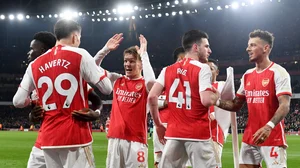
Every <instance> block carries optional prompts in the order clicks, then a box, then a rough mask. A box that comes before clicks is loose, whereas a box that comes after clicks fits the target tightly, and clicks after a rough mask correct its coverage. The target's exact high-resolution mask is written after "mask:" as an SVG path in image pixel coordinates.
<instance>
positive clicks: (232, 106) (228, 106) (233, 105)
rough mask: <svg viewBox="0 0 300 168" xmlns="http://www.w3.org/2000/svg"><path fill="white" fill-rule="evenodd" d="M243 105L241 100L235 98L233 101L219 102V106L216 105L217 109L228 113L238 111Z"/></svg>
mask: <svg viewBox="0 0 300 168" xmlns="http://www.w3.org/2000/svg"><path fill="white" fill-rule="evenodd" d="M243 105H244V101H243V100H241V99H239V98H235V99H233V100H220V104H219V105H218V107H219V108H221V109H224V110H228V111H238V110H240V109H241V108H242V106H243Z"/></svg>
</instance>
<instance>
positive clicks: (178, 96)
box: [165, 58, 211, 140]
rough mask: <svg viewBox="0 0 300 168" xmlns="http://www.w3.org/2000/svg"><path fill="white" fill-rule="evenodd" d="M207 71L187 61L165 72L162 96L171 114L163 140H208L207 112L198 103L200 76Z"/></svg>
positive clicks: (186, 59)
mask: <svg viewBox="0 0 300 168" xmlns="http://www.w3.org/2000/svg"><path fill="white" fill-rule="evenodd" d="M208 70H209V68H208V65H206V64H202V63H200V62H199V61H196V60H192V59H189V58H185V59H183V60H182V61H180V62H177V63H175V64H173V65H171V66H169V67H167V68H166V70H165V92H166V96H167V101H168V108H169V111H170V114H169V116H170V117H169V120H168V129H167V132H166V137H168V138H170V139H172V138H177V139H178V138H179V139H193V140H206V139H209V138H210V137H211V135H210V128H209V123H210V122H209V119H208V108H207V107H205V106H204V105H203V104H202V103H201V100H200V93H199V91H200V90H201V89H200V84H201V79H200V74H201V73H203V71H208ZM201 71H202V72H201ZM210 89H211V88H210ZM204 90H206V88H205V89H204Z"/></svg>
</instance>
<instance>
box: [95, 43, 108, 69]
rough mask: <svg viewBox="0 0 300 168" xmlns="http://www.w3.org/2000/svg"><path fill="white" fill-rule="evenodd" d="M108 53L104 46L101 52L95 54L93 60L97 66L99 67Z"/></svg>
mask: <svg viewBox="0 0 300 168" xmlns="http://www.w3.org/2000/svg"><path fill="white" fill-rule="evenodd" d="M109 52H110V50H109V48H108V47H107V46H106V45H105V46H104V47H103V48H102V49H101V50H99V51H98V52H97V54H96V55H95V57H94V59H95V62H96V64H97V65H98V66H100V65H101V63H102V61H103V59H104V57H105V56H106V55H107V54H108V53H109Z"/></svg>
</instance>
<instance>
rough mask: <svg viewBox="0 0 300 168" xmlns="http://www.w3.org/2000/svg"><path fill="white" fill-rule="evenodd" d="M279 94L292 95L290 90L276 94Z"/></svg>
mask: <svg viewBox="0 0 300 168" xmlns="http://www.w3.org/2000/svg"><path fill="white" fill-rule="evenodd" d="M281 95H289V96H291V97H292V93H291V92H281V93H278V94H277V95H276V96H277V97H279V96H281Z"/></svg>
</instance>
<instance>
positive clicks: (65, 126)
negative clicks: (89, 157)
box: [31, 46, 92, 148]
mask: <svg viewBox="0 0 300 168" xmlns="http://www.w3.org/2000/svg"><path fill="white" fill-rule="evenodd" d="M81 52H84V50H83V49H79V48H73V47H64V46H57V47H54V48H52V49H51V50H49V51H48V52H46V53H45V54H44V55H42V56H40V57H39V58H37V59H36V60H35V61H34V62H33V63H32V64H31V69H32V76H33V79H34V83H35V85H36V88H37V91H38V97H39V98H40V104H42V105H43V108H44V110H45V113H44V119H43V125H42V130H43V136H42V147H49V148H51V147H53V146H55V147H66V146H74V145H81V144H87V143H91V142H92V137H91V133H90V129H89V124H88V123H87V122H82V121H77V120H75V119H74V118H73V117H72V111H73V110H80V109H82V108H85V107H88V103H87V100H86V98H87V84H86V82H85V81H84V80H83V79H82V75H81V71H80V69H81V66H82V65H81V58H82V55H81Z"/></svg>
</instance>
